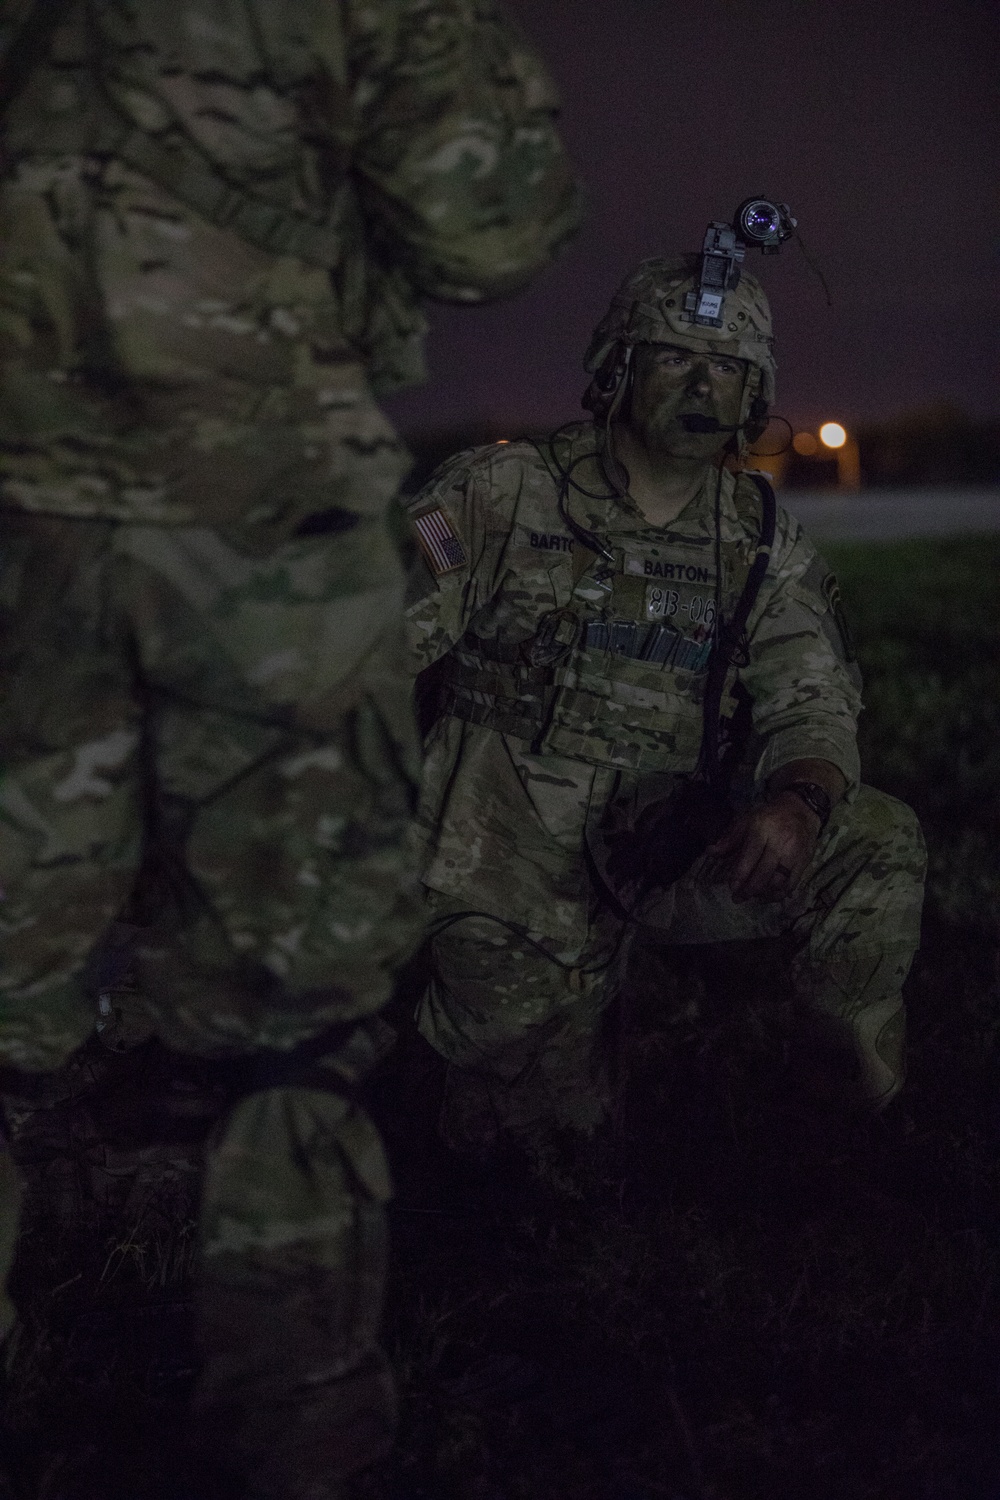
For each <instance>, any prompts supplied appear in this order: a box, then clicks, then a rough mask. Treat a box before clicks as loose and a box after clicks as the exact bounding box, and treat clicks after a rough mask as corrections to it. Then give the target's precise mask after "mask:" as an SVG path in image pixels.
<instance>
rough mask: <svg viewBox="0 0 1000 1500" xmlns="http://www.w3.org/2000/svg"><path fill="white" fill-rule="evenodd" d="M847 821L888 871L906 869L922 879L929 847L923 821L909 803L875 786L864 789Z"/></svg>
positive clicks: (849, 811) (862, 788)
mask: <svg viewBox="0 0 1000 1500" xmlns="http://www.w3.org/2000/svg"><path fill="white" fill-rule="evenodd" d="M847 818H848V822H849V825H850V827H851V829H852V831H853V832H855V833H856V834H858V835H860V836H861V838H862V839H863V840H864V842H865V844H866V845H868V846H869V847H871V848H872V852H873V853H876V852H877V856H878V858H879V859H880V860H885V861H886V862H887V868H889V869H893V870H907V871H910V872H912V873H913V874H914V875H918V876H919V877H920V878H921V879H922V878H923V874H924V871H925V870H926V867H927V846H926V843H925V842H924V834H923V829H922V828H921V826H920V820H919V819H918V817H917V815H916V813H915V812H914V811H913V808H912V807H909V806H908V805H907V803H905V802H900V801H899V799H898V797H890V796H889V794H888V793H887V792H880V791H878V790H876V788H875V787H870V786H862V787H861V788H860V789H859V791H858V795H857V797H856V799H855V800H854V802H853V803H852V804H851V806H850V809H849V810H848V814H847Z"/></svg>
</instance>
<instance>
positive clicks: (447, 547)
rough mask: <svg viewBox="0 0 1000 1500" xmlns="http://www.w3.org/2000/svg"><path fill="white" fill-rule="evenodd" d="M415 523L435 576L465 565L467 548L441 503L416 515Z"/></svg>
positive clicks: (418, 539)
mask: <svg viewBox="0 0 1000 1500" xmlns="http://www.w3.org/2000/svg"><path fill="white" fill-rule="evenodd" d="M413 524H414V526H415V527H416V531H417V541H418V542H419V543H420V550H421V552H422V553H423V554H424V556H425V557H426V559H427V562H428V565H429V567H430V569H431V572H432V573H433V574H434V575H435V577H437V578H440V577H441V576H442V574H444V573H454V572H457V570H458V569H459V568H464V567H465V564H466V556H465V548H464V547H463V546H462V543H461V542H460V541H459V539H458V537H457V536H456V535H455V532H454V529H453V527H452V524H451V521H450V520H449V519H448V517H447V515H446V514H445V512H444V511H443V510H442V509H441V506H440V505H435V506H434V508H433V510H425V511H422V512H421V513H420V515H419V516H414V517H413Z"/></svg>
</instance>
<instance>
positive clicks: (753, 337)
mask: <svg viewBox="0 0 1000 1500" xmlns="http://www.w3.org/2000/svg"><path fill="white" fill-rule="evenodd" d="M700 267H701V256H700V255H679V256H672V257H670V258H669V259H655V260H644V261H643V262H642V264H641V265H640V266H638V267H637V269H636V270H635V271H633V272H632V273H631V274H630V275H629V276H627V277H626V278H625V280H624V281H623V282H622V284H621V286H620V287H619V289H618V291H617V292H616V293H615V295H614V297H613V298H612V301H611V306H610V307H609V308H608V311H607V312H606V313H605V315H604V317H603V318H602V319H601V321H600V322H599V323H598V325H597V327H596V329H595V330H594V335H593V338H592V339H591V341H590V345H589V347H588V349H587V353H586V356H585V358H584V362H583V363H584V369H586V370H589V371H591V372H593V371H596V370H599V369H600V367H601V366H602V365H603V364H604V362H605V360H606V359H607V358H608V356H609V355H610V353H611V351H612V350H613V349H614V347H615V345H616V344H625V345H634V344H676V345H677V346H678V347H679V348H681V349H691V350H693V351H694V352H695V353H698V354H728V355H729V356H730V357H731V358H734V359H742V360H745V361H746V362H747V363H748V364H749V366H750V378H749V379H748V380H747V382H746V386H745V388H744V396H743V410H742V411H741V413H740V422H741V423H743V422H744V421H745V420H746V417H747V415H748V413H749V409H750V406H751V403H752V402H753V401H754V399H756V398H757V397H762V398H763V399H764V401H766V402H767V404H768V406H770V405H771V403H772V402H773V400H774V374H775V368H776V367H775V363H774V353H773V344H774V339H773V335H772V331H771V309H770V306H769V305H768V300H767V296H766V294H765V292H764V288H763V287H762V286H761V284H760V282H759V281H758V280H757V278H756V276H752V275H750V273H749V272H747V271H743V272H742V274H741V276H740V279H739V282H738V284H737V285H736V286H735V287H733V288H731V289H730V290H729V291H727V292H726V294H725V301H724V302H723V307H722V327H721V328H706V327H703V326H702V325H700V324H697V323H693V322H691V321H690V315H689V314H686V313H685V311H684V298H685V295H686V293H688V292H696V291H697V289H698V280H699V273H700Z"/></svg>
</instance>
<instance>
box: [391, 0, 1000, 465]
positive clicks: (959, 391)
mask: <svg viewBox="0 0 1000 1500" xmlns="http://www.w3.org/2000/svg"><path fill="white" fill-rule="evenodd" d="M512 8H513V10H514V11H515V13H516V14H517V15H518V17H519V19H520V20H521V22H522V24H523V25H524V26H525V28H526V29H527V30H528V32H529V34H530V35H531V36H532V38H533V39H534V41H535V42H536V44H537V45H538V46H539V47H540V48H541V49H542V51H543V52H544V55H545V57H546V60H547V62H548V64H549V67H550V68H551V70H552V72H553V73H554V75H555V77H556V79H557V81H558V83H559V86H560V89H561V91H562V95H563V102H564V114H563V133H564V137H565V139H566V141H567V143H568V146H569V148H570V151H571V153H572V156H573V159H574V161H575V163H576V165H577V169H578V171H579V173H580V175H581V176H582V177H583V179H584V181H585V183H586V186H587V189H588V192H589V197H590V209H589V213H588V216H587V220H586V223H585V225H584V228H583V229H582V231H581V232H580V234H579V235H578V236H577V238H576V239H575V240H574V241H573V242H572V243H571V245H570V246H569V247H568V248H567V250H566V251H565V252H564V253H563V255H562V256H561V257H560V259H559V260H558V261H557V262H556V263H555V265H553V266H552V267H551V268H550V269H549V270H548V271H547V272H546V273H544V275H542V276H541V277H540V278H539V279H538V280H537V281H536V282H535V284H534V285H533V287H532V288H531V289H530V290H529V291H528V292H525V293H523V294H522V295H521V296H520V297H518V298H515V299H513V300H512V301H507V302H505V303H500V304H496V305H494V306H492V307H487V308H479V309H475V310H471V311H470V310H469V309H465V308H463V309H457V308H451V307H441V306H436V307H433V308H432V309H431V316H432V321H433V332H432V335H431V339H430V341H429V358H430V365H431V384H430V385H429V386H428V387H426V388H425V389H423V390H421V391H418V392H412V393H407V394H405V395H402V396H398V397H396V398H394V399H393V400H392V402H391V410H392V412H393V414H394V415H395V417H396V419H397V421H398V422H399V423H400V425H401V426H402V428H403V430H404V431H409V432H419V431H421V430H427V429H437V430H440V429H450V428H462V427H466V428H469V429H475V430H477V432H478V431H484V432H488V433H490V434H492V435H496V436H506V435H510V434H512V433H514V432H516V430H519V429H523V428H524V427H538V426H547V425H555V424H556V423H557V422H560V421H563V420H566V419H567V418H568V417H572V416H574V415H576V414H577V413H578V412H579V399H580V392H581V390H582V388H583V384H584V377H583V375H582V371H581V358H582V352H583V349H584V347H585V345H586V342H587V339H588V337H589V334H590V330H591V328H592V327H593V325H594V323H595V322H596V320H597V318H598V317H599V315H600V314H601V312H602V311H603V310H604V308H605V306H606V304H607V302H608V300H609V298H610V296H611V293H612V291H613V290H614V288H615V286H616V285H617V284H618V282H619V281H620V280H621V278H622V277H623V276H624V274H625V273H626V272H627V271H628V270H629V269H630V268H631V267H632V266H633V265H634V264H635V263H637V262H638V261H639V260H641V259H643V258H644V257H645V256H648V255H655V254H669V253H673V252H674V251H679V250H695V249H699V248H700V245H701V239H702V235H703V233H704V228H705V225H706V224H707V223H708V221H709V220H710V219H728V218H729V217H730V216H731V215H732V212H733V210H734V209H735V207H736V205H737V203H738V202H739V201H740V200H741V199H742V198H744V197H746V196H747V195H748V194H750V193H756V192H763V193H766V194H768V195H771V196H774V197H776V198H779V199H782V200H784V201H786V202H788V203H789V204H790V205H791V208H792V212H793V213H794V214H795V215H796V216H797V218H798V220H799V226H800V229H801V231H802V234H803V237H804V239H805V242H806V244H807V246H808V248H809V250H810V252H811V253H812V255H813V256H814V258H815V259H817V260H818V261H819V263H820V265H821V266H822V268H823V271H824V273H825V275H826V277H827V280H828V282H829V284H830V289H831V293H832V296H833V302H834V305H833V307H832V308H829V307H827V305H826V300H825V297H824V293H823V290H822V288H821V286H820V283H819V281H818V280H817V279H816V277H815V276H814V275H813V274H812V273H811V272H810V270H809V269H808V267H807V265H806V263H805V261H804V259H803V257H802V255H801V252H800V251H799V249H798V247H797V245H795V244H794V243H790V244H789V245H787V246H785V247H784V248H783V250H782V251H781V254H780V256H777V257H769V258H767V259H764V258H762V257H760V256H759V255H758V254H752V255H750V256H749V257H748V260H749V263H750V265H751V267H752V269H754V271H755V272H757V273H758V274H761V275H762V279H763V281H764V283H765V286H766V288H767V290H768V293H769V295H770V298H771V303H772V308H773V311H774V315H775V327H776V334H777V346H776V352H777V359H778V400H777V405H776V410H778V411H780V412H782V413H783V414H784V415H785V416H786V417H788V418H789V419H791V421H792V422H793V423H795V424H796V425H797V426H798V425H813V424H815V423H816V422H818V421H819V420H821V419H823V418H827V417H834V418H837V419H840V420H842V421H844V422H846V423H847V424H852V423H856V422H859V421H860V422H866V421H872V420H878V419H880V418H883V417H888V416H891V415H893V414H894V413H897V412H902V411H905V410H908V409H913V408H914V407H918V406H925V405H928V404H930V403H934V402H938V401H950V402H953V403H955V404H957V405H958V406H960V407H961V408H963V409H964V410H965V411H967V412H968V413H969V414H971V415H973V416H981V417H995V416H997V415H1000V394H998V374H1000V360H998V353H997V350H998V338H997V328H998V314H1000V220H998V182H1000V172H998V165H1000V163H998V156H1000V152H998V135H1000V132H998V126H1000V83H998V78H1000V71H998V57H1000V4H998V3H997V0H952V3H948V0H755V3H750V0H692V3H689V4H679V3H677V0H608V3H606V4H601V3H598V0H514V3H513V4H512Z"/></svg>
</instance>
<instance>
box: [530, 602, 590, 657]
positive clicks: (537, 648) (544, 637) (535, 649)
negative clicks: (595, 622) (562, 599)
mask: <svg viewBox="0 0 1000 1500" xmlns="http://www.w3.org/2000/svg"><path fill="white" fill-rule="evenodd" d="M579 634H580V621H579V620H578V619H577V617H576V615H575V614H574V612H573V611H572V610H571V609H554V610H552V611H551V612H550V613H549V614H547V615H543V616H542V618H541V620H540V621H539V624H538V629H537V630H536V631H535V633H534V635H533V636H532V637H531V639H530V640H529V641H525V642H524V644H523V646H522V647H521V656H522V657H523V659H524V660H525V661H526V662H527V663H528V666H529V667H551V666H553V665H554V663H555V662H557V661H562V659H563V657H564V656H568V655H569V653H570V651H572V649H573V647H574V646H575V645H576V641H577V637H578V636H579Z"/></svg>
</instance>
